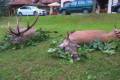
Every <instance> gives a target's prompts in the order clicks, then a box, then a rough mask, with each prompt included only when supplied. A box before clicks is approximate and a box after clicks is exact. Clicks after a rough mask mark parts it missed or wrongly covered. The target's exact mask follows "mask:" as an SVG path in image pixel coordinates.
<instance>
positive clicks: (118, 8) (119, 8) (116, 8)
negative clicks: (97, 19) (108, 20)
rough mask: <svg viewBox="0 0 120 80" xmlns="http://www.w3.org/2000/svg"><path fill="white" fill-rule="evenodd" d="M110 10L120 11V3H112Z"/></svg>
mask: <svg viewBox="0 0 120 80" xmlns="http://www.w3.org/2000/svg"><path fill="white" fill-rule="evenodd" d="M112 12H117V13H120V3H117V4H116V5H112Z"/></svg>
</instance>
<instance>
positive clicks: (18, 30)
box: [16, 16, 20, 34]
mask: <svg viewBox="0 0 120 80" xmlns="http://www.w3.org/2000/svg"><path fill="white" fill-rule="evenodd" d="M16 19H17V32H18V34H20V28H19V19H18V17H17V16H16Z"/></svg>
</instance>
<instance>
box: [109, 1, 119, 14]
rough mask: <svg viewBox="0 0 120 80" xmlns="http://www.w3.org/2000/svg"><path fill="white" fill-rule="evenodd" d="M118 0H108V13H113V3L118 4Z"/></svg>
mask: <svg viewBox="0 0 120 80" xmlns="http://www.w3.org/2000/svg"><path fill="white" fill-rule="evenodd" d="M117 2H118V0H108V13H112V12H111V7H112V5H115V4H117Z"/></svg>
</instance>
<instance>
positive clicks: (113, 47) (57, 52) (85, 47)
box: [48, 40, 120, 61]
mask: <svg viewBox="0 0 120 80" xmlns="http://www.w3.org/2000/svg"><path fill="white" fill-rule="evenodd" d="M60 42H61V41H52V43H51V44H50V48H49V49H48V53H50V54H51V55H52V56H55V57H59V58H63V59H66V60H69V61H71V60H72V57H71V55H70V53H69V52H64V50H62V49H60V48H59V47H58V45H59V44H60ZM93 51H101V52H102V53H105V54H108V55H113V54H115V53H117V52H120V40H115V41H110V42H101V41H100V40H95V41H93V42H91V43H89V44H81V45H80V47H79V48H78V53H79V55H80V56H81V57H86V58H87V56H86V54H87V53H90V52H93Z"/></svg>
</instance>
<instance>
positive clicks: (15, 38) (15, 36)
mask: <svg viewBox="0 0 120 80" xmlns="http://www.w3.org/2000/svg"><path fill="white" fill-rule="evenodd" d="M38 18H39V16H37V17H36V19H35V21H34V22H33V23H32V24H31V25H29V23H28V24H27V28H20V26H19V19H18V17H17V25H16V28H15V29H12V28H11V27H10V25H9V23H8V27H9V33H10V35H11V40H10V41H11V42H12V43H14V44H17V43H22V42H24V41H26V40H28V39H29V38H31V37H32V36H33V35H32V34H35V29H34V28H33V26H34V25H35V24H36V22H37V21H38Z"/></svg>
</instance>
